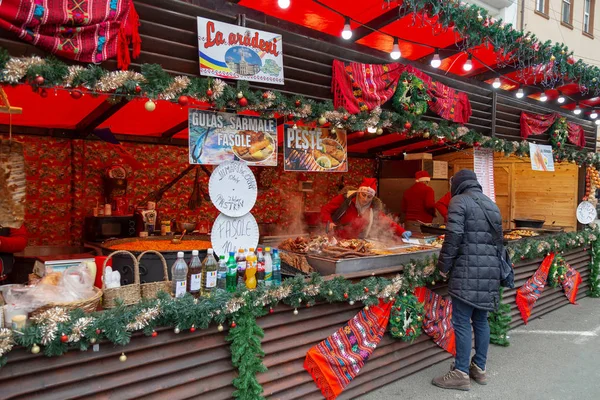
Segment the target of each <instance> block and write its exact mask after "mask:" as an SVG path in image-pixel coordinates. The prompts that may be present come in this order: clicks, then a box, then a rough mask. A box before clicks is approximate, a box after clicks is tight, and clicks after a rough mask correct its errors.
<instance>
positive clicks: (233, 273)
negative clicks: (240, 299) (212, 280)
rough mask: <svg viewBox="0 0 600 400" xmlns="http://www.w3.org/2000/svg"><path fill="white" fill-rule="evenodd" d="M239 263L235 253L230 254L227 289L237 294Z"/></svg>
mask: <svg viewBox="0 0 600 400" xmlns="http://www.w3.org/2000/svg"><path fill="white" fill-rule="evenodd" d="M237 281H238V278H237V263H236V261H235V251H230V252H229V258H228V259H227V278H226V284H225V287H226V289H227V291H228V292H231V293H233V292H235V289H236V288H237V283H238V282H237Z"/></svg>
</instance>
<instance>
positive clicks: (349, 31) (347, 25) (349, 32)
mask: <svg viewBox="0 0 600 400" xmlns="http://www.w3.org/2000/svg"><path fill="white" fill-rule="evenodd" d="M342 37H343V38H344V39H346V40H349V39H350V38H351V37H352V28H351V27H350V18H349V17H346V22H345V23H344V30H343V31H342Z"/></svg>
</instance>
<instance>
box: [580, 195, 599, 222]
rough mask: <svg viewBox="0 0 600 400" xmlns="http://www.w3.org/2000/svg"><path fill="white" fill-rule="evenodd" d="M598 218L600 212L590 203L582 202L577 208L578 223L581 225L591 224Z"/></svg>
mask: <svg viewBox="0 0 600 400" xmlns="http://www.w3.org/2000/svg"><path fill="white" fill-rule="evenodd" d="M597 217H598V212H597V211H596V207H594V205H593V204H592V203H590V202H589V201H582V202H581V203H579V205H578V206H577V221H579V223H580V224H584V225H587V224H591V223H592V222H594V221H595V220H596V218H597Z"/></svg>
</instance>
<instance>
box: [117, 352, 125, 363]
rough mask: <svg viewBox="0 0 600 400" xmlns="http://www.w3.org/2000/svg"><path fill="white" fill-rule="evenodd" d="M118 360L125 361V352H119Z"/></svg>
mask: <svg viewBox="0 0 600 400" xmlns="http://www.w3.org/2000/svg"><path fill="white" fill-rule="evenodd" d="M119 361H121V362H125V361H127V356H126V355H125V353H121V356H120V357H119Z"/></svg>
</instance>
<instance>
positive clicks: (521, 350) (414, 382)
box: [359, 297, 600, 400]
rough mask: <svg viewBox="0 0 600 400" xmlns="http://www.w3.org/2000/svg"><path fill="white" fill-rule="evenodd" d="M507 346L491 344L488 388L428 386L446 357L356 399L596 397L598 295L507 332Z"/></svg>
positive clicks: (599, 383)
mask: <svg viewBox="0 0 600 400" xmlns="http://www.w3.org/2000/svg"><path fill="white" fill-rule="evenodd" d="M509 337H510V342H511V344H510V346H509V347H499V346H495V345H490V351H489V354H488V364H487V370H488V380H489V384H488V385H487V386H480V385H478V384H476V383H475V382H473V381H471V382H472V385H473V386H472V389H471V390H470V391H469V392H461V391H456V390H444V389H440V388H437V387H435V386H433V385H431V379H432V378H433V377H434V376H437V375H442V374H444V373H446V372H447V371H448V369H449V368H450V363H451V362H452V361H451V360H447V361H444V362H441V363H439V364H437V365H434V366H432V367H429V368H427V369H425V370H423V371H420V372H417V373H416V374H414V375H411V376H408V377H406V378H404V379H401V380H399V381H396V382H394V383H391V384H389V385H387V386H384V387H383V388H380V389H377V390H375V391H373V392H370V393H368V394H366V395H364V396H361V397H359V399H360V400H392V399H409V400H446V399H448V400H450V399H452V400H459V399H485V400H496V399H497V400H500V399H507V400H538V399H539V400H600V299H592V298H589V297H586V298H583V299H581V300H580V302H579V304H577V305H568V306H565V307H562V308H560V309H558V310H556V311H553V312H551V313H549V314H545V315H544V316H542V317H541V318H538V319H534V320H531V321H530V322H529V324H528V325H526V326H524V325H521V326H520V327H518V328H516V329H514V330H512V331H510V332H509Z"/></svg>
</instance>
